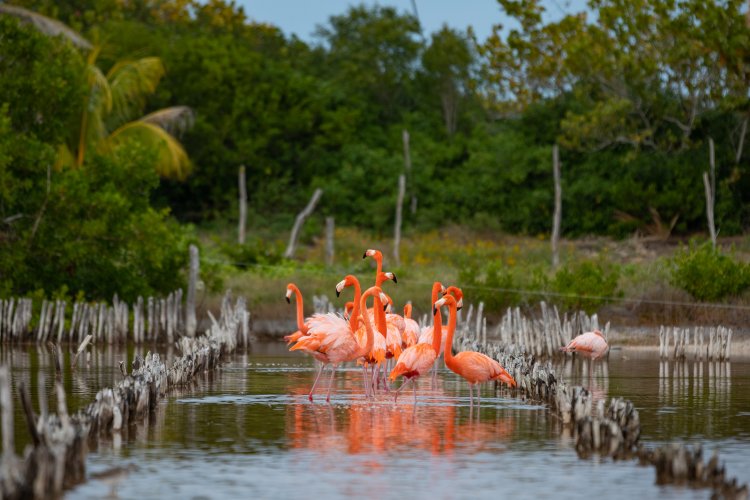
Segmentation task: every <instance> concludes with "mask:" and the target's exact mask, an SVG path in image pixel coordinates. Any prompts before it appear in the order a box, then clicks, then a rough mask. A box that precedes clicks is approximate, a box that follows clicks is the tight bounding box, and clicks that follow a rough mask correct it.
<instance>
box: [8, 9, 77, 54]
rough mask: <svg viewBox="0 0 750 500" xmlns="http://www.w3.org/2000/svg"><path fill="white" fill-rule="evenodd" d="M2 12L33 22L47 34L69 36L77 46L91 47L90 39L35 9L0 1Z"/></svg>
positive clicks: (25, 21)
mask: <svg viewBox="0 0 750 500" xmlns="http://www.w3.org/2000/svg"><path fill="white" fill-rule="evenodd" d="M0 14H7V15H9V16H14V17H16V18H18V19H20V20H21V22H24V23H26V24H31V25H32V26H34V27H35V28H36V29H37V30H39V31H41V32H42V33H44V34H45V35H48V36H62V37H64V38H67V39H68V40H70V42H71V43H72V44H73V45H75V46H76V47H80V48H82V49H91V43H90V42H89V41H88V40H86V39H85V38H83V37H82V36H81V35H79V34H78V33H76V32H75V31H73V29H71V28H70V27H68V26H67V25H65V24H63V23H61V22H60V21H58V20H57V19H52V18H50V17H47V16H43V15H41V14H38V13H36V12H34V11H31V10H28V9H24V8H23V7H18V6H16V5H8V4H6V3H0Z"/></svg>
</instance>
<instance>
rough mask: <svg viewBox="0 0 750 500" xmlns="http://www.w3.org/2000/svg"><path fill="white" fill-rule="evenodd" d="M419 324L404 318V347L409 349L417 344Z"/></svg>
mask: <svg viewBox="0 0 750 500" xmlns="http://www.w3.org/2000/svg"><path fill="white" fill-rule="evenodd" d="M420 333H421V332H420V329H419V323H417V322H416V321H414V320H413V319H411V318H404V335H403V339H404V344H405V346H406V347H411V346H413V345H415V344H416V343H417V342H419V334H420Z"/></svg>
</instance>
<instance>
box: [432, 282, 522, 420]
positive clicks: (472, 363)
mask: <svg viewBox="0 0 750 500" xmlns="http://www.w3.org/2000/svg"><path fill="white" fill-rule="evenodd" d="M444 304H446V305H447V306H448V338H447V339H446V341H445V344H446V346H448V347H447V348H446V349H445V366H447V367H448V369H449V370H451V371H452V372H453V373H456V374H457V375H459V376H461V377H463V378H464V379H465V380H466V381H467V382H468V383H469V404H470V405H472V406H473V405H474V390H473V387H474V385H475V384H481V383H482V382H488V381H490V380H499V381H501V382H505V383H506V384H508V385H509V386H511V387H515V386H516V381H515V380H514V379H513V377H512V376H511V375H510V373H508V372H507V371H505V368H503V367H502V366H501V365H500V363H498V362H497V361H495V360H494V359H492V358H490V357H489V356H487V355H485V354H482V353H481V352H475V351H463V352H459V353H458V354H456V355H455V356H454V355H453V350H452V349H451V348H450V346H451V345H453V334H454V333H455V332H456V312H457V303H456V298H455V297H454V296H453V295H450V294H448V295H445V296H444V297H443V298H442V299H440V300H438V301H437V302H436V303H435V306H434V310H435V311H437V309H439V308H440V307H441V306H443V305H444ZM480 397H481V396H480V391H479V388H477V405H479V404H480V403H481V400H480Z"/></svg>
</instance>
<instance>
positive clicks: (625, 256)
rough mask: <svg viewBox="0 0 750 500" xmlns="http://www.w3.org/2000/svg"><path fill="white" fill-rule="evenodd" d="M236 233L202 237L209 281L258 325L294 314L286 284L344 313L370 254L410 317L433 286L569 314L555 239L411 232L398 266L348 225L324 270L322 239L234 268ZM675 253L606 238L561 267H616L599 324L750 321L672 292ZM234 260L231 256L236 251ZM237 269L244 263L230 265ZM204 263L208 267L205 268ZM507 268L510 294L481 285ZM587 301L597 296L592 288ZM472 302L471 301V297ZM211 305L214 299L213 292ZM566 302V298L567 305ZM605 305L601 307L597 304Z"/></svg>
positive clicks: (668, 247)
mask: <svg viewBox="0 0 750 500" xmlns="http://www.w3.org/2000/svg"><path fill="white" fill-rule="evenodd" d="M232 237H233V235H232V230H231V228H227V229H225V230H221V229H217V228H212V229H211V231H210V232H205V233H203V235H202V242H203V257H204V261H205V264H204V270H203V273H202V275H203V276H204V279H205V278H206V277H207V274H208V275H210V276H209V277H208V279H207V280H206V281H207V282H208V284H209V286H210V287H212V288H213V289H214V290H215V291H216V292H218V291H219V290H221V289H223V288H230V289H231V290H232V291H233V293H235V294H241V295H244V296H245V297H247V299H248V303H249V307H250V310H251V311H252V313H253V316H254V317H255V318H262V319H291V318H292V317H293V311H291V310H290V307H289V306H288V305H287V304H286V301H285V300H284V294H285V287H286V284H287V283H289V282H294V283H296V284H297V285H298V286H299V287H300V289H301V290H302V292H303V295H304V297H305V300H306V308H305V309H306V312H307V313H309V312H311V311H312V296H313V295H321V294H325V295H326V296H327V297H328V298H329V299H330V300H331V301H332V302H333V303H334V304H335V305H337V306H339V307H343V304H344V303H345V302H346V301H347V300H351V295H350V294H351V292H346V293H345V294H343V295H342V297H341V298H340V299H337V298H336V294H335V290H334V286H335V284H336V283H337V282H338V281H340V280H341V279H343V278H344V276H345V275H347V274H354V275H356V276H357V277H358V278H359V279H360V282H361V283H362V286H363V289H364V288H366V287H367V286H368V285H370V284H371V283H373V282H374V274H375V271H374V269H375V268H374V262H373V261H372V259H369V258H368V259H366V260H363V259H362V254H363V253H364V251H365V250H366V249H368V248H376V249H379V250H381V251H382V252H383V254H384V256H385V257H384V269H385V270H388V271H392V272H394V273H395V274H396V275H397V277H398V284H397V285H394V284H393V283H386V284H385V285H384V289H385V290H386V292H387V293H389V294H390V295H391V296H392V297H393V299H394V301H395V303H396V305H397V307H398V308H401V307H402V306H403V304H404V303H405V302H406V301H409V300H410V301H412V302H413V304H414V316H417V317H418V316H419V315H421V314H424V313H427V312H428V311H429V308H430V304H429V299H430V290H431V286H432V283H433V281H435V280H439V281H441V282H442V283H444V284H446V285H450V284H455V285H457V286H461V287H463V288H464V293H465V297H466V298H465V302H466V303H467V304H468V303H472V302H478V300H476V298H477V297H481V296H485V297H486V296H487V294H493V293H498V294H502V293H505V294H506V295H507V296H508V297H509V299H508V300H512V301H515V302H517V303H518V304H520V305H521V306H522V307H526V308H531V307H534V306H535V305H536V304H538V302H539V301H540V300H547V301H548V302H552V303H557V304H558V305H559V306H561V307H564V305H565V304H570V303H574V302H575V301H573V302H571V301H570V300H569V299H570V298H569V297H561V296H556V295H555V294H554V293H552V292H553V290H552V288H551V287H552V285H551V283H552V282H553V278H554V276H555V271H554V270H553V269H552V267H551V264H550V263H551V260H552V258H551V250H550V245H549V241H548V239H547V238H544V237H523V236H511V235H506V234H499V233H491V232H486V231H485V232H478V231H472V230H469V229H466V228H462V227H457V226H450V227H446V228H444V229H442V230H440V231H432V232H426V233H415V234H408V233H407V234H406V235H405V236H404V238H403V240H402V245H401V250H400V254H401V265H399V266H396V265H395V263H394V261H393V258H392V257H391V255H392V249H393V241H392V239H390V238H384V237H379V236H377V235H372V234H368V233H365V232H362V231H358V230H355V229H351V228H337V229H336V232H335V246H336V248H335V263H334V265H332V266H330V267H329V266H326V265H325V241H324V238H323V237H322V235H321V236H320V237H315V236H313V237H310V238H309V239H308V240H307V241H304V242H303V243H302V244H301V245H300V246H299V247H298V251H297V255H296V256H295V259H293V260H284V259H281V258H280V257H279V255H280V253H281V252H283V250H284V248H285V245H286V239H287V238H288V235H287V234H278V235H276V236H270V235H266V237H265V238H264V240H263V245H262V248H261V253H262V252H269V249H271V250H270V253H271V255H270V256H269V255H260V256H258V255H248V254H243V255H246V256H247V260H248V262H238V261H237V260H236V253H234V254H233V257H234V258H233V257H230V256H229V255H228V254H227V251H226V249H227V246H228V245H229V246H232V245H231V244H228V243H227V242H228V241H231V238H232ZM731 243H732V244H733V245H734V250H735V255H736V256H737V257H739V258H741V259H745V260H747V258H748V255H750V245H748V241H747V240H746V239H741V240H738V239H735V240H733V241H731ZM678 248H679V245H678V244H677V243H675V242H649V241H644V240H639V239H628V240H622V241H615V240H611V239H607V238H587V239H580V240H571V241H563V242H562V245H561V255H560V258H561V266H562V267H566V266H568V267H574V266H575V265H576V263H580V262H581V261H593V262H596V263H597V264H596V265H597V266H600V268H601V269H603V270H604V271H605V272H608V270H610V269H617V270H618V272H619V277H618V281H617V293H616V294H615V295H616V296H615V297H613V298H612V300H606V301H597V302H594V304H598V305H599V307H598V311H597V312H598V313H599V316H600V319H601V320H603V321H612V322H613V323H614V324H618V325H648V324H653V325H658V324H681V323H686V322H693V323H722V324H725V325H744V324H747V321H748V319H750V310H745V309H743V307H749V306H750V300H749V299H750V297H749V296H747V294H745V295H743V296H741V297H735V298H732V299H730V300H727V301H726V302H725V305H726V306H740V308H731V307H723V308H715V307H710V306H706V305H702V304H697V303H696V302H695V301H694V300H693V299H692V298H691V297H690V296H689V295H688V294H687V293H685V292H684V291H682V290H679V289H676V288H675V287H673V286H672V285H670V280H669V272H670V271H669V262H670V260H669V259H670V257H671V256H672V254H673V253H674V252H675V251H676V250H677V249H678ZM230 253H232V252H230ZM233 263H234V264H238V265H233ZM205 266H208V267H207V268H206V267H205ZM492 266H494V268H496V269H497V268H499V269H502V271H503V273H506V274H507V275H508V276H510V278H508V280H507V281H503V283H510V284H511V286H512V287H513V288H514V290H515V291H513V292H512V293H510V292H507V291H506V292H504V291H503V290H499V289H497V288H499V287H494V288H493V287H486V286H484V285H483V284H482V283H485V282H486V280H485V281H483V279H484V278H486V276H485V274H486V271H483V270H486V269H490V268H493V267H492ZM471 270H476V273H478V274H477V275H476V276H475V278H476V279H475V280H474V286H469V283H467V282H465V280H464V282H463V283H462V282H461V281H462V280H461V277H462V276H464V277H465V276H466V275H467V272H473V271H471ZM591 295H597V293H596V291H593V292H592V293H591ZM472 297H474V299H473V298H472ZM208 298H209V305H210V304H214V303H216V302H217V301H218V295H210V296H209V297H208ZM563 299H567V300H563ZM601 302H603V303H604V304H603V305H601ZM500 303H502V301H500V302H497V303H496V304H495V306H496V307H495V309H494V310H493V309H492V308H489V310H488V309H486V312H487V314H488V316H489V318H490V321H491V320H493V319H496V318H497V317H499V316H500V315H501V314H502V312H503V311H504V306H499V305H498V304H500Z"/></svg>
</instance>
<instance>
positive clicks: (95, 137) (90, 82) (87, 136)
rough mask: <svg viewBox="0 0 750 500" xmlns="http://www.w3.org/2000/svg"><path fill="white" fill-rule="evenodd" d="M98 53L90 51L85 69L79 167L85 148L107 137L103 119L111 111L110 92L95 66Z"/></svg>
mask: <svg viewBox="0 0 750 500" xmlns="http://www.w3.org/2000/svg"><path fill="white" fill-rule="evenodd" d="M98 52H99V50H98V48H95V49H94V50H92V51H91V53H90V54H89V57H88V58H87V64H86V69H85V72H86V74H85V76H86V85H87V87H88V95H87V96H86V101H85V103H84V104H85V106H84V108H83V114H82V116H81V129H80V130H79V133H78V151H77V153H78V154H77V163H78V165H79V166H80V165H83V161H84V158H85V156H86V150H87V148H88V147H89V146H90V145H92V144H98V143H99V142H100V141H101V140H103V139H104V138H106V137H107V135H108V132H107V126H106V123H105V119H106V117H107V115H108V114H109V113H110V111H111V110H112V91H111V89H110V87H109V82H108V81H107V77H105V76H104V74H103V73H102V72H101V70H100V69H99V67H98V66H97V65H96V56H97V54H98Z"/></svg>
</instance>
